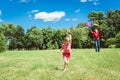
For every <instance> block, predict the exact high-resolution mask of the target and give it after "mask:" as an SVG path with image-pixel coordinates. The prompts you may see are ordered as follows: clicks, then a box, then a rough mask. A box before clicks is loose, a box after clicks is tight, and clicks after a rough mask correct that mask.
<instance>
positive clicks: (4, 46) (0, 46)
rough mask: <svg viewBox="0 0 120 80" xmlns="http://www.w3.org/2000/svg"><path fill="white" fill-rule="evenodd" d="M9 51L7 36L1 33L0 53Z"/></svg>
mask: <svg viewBox="0 0 120 80" xmlns="http://www.w3.org/2000/svg"><path fill="white" fill-rule="evenodd" d="M6 49H7V42H6V38H5V36H4V35H3V34H2V33H0V52H3V51H6Z"/></svg>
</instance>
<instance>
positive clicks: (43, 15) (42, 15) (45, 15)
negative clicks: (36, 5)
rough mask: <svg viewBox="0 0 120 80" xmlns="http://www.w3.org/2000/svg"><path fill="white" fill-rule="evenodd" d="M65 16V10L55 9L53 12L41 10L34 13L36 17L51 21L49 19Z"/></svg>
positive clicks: (55, 19)
mask: <svg viewBox="0 0 120 80" xmlns="http://www.w3.org/2000/svg"><path fill="white" fill-rule="evenodd" d="M64 16H65V12H63V11H55V12H51V13H47V12H39V13H36V14H35V15H34V19H41V20H43V21H44V22H49V21H59V20H60V19H61V18H62V17H64Z"/></svg>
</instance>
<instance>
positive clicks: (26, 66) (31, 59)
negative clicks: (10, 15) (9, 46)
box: [0, 49, 120, 80]
mask: <svg viewBox="0 0 120 80" xmlns="http://www.w3.org/2000/svg"><path fill="white" fill-rule="evenodd" d="M68 67H69V69H68V70H67V71H66V72H63V71H62V68H63V58H62V53H61V52H60V53H56V50H39V51H6V52H4V53H0V80H120V49H101V52H100V53H96V52H95V50H94V49H73V50H72V53H71V60H70V63H69V65H68Z"/></svg>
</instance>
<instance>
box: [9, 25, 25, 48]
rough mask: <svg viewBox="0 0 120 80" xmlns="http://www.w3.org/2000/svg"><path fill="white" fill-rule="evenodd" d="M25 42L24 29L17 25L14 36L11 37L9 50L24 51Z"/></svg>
mask: <svg viewBox="0 0 120 80" xmlns="http://www.w3.org/2000/svg"><path fill="white" fill-rule="evenodd" d="M24 40H25V33H24V29H23V28H22V27H21V26H20V25H17V27H16V29H15V31H14V35H13V36H12V37H11V41H10V45H9V48H10V49H18V50H20V49H23V48H24Z"/></svg>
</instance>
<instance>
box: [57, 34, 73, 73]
mask: <svg viewBox="0 0 120 80" xmlns="http://www.w3.org/2000/svg"><path fill="white" fill-rule="evenodd" d="M60 50H64V51H63V58H64V68H63V72H65V71H66V69H67V65H68V63H69V60H70V53H71V38H70V37H68V36H67V37H65V42H64V43H63V44H62V47H61V48H60ZM57 52H59V51H57Z"/></svg>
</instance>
